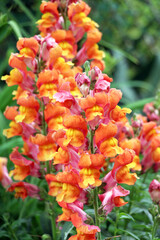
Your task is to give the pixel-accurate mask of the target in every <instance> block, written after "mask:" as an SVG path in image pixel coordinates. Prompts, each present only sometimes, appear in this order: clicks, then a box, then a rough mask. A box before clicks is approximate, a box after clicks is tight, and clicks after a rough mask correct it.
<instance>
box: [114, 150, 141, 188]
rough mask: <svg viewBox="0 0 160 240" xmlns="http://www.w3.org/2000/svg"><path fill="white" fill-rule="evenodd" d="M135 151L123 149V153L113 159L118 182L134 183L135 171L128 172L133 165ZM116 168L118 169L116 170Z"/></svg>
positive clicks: (135, 178)
mask: <svg viewBox="0 0 160 240" xmlns="http://www.w3.org/2000/svg"><path fill="white" fill-rule="evenodd" d="M134 156H135V153H134V151H133V150H129V149H125V150H124V153H122V154H120V155H118V156H117V157H116V158H115V159H114V161H115V164H114V167H113V170H112V171H113V172H114V170H115V171H116V180H117V182H118V183H126V184H128V185H134V183H135V182H136V180H137V174H136V173H130V172H129V171H130V169H131V168H133V167H134V166H135V163H134V162H133V158H134ZM117 169H118V170H117Z"/></svg>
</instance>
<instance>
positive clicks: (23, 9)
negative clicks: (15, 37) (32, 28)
mask: <svg viewBox="0 0 160 240" xmlns="http://www.w3.org/2000/svg"><path fill="white" fill-rule="evenodd" d="M14 2H15V3H16V4H17V5H18V6H19V7H20V8H21V10H22V11H23V12H24V13H25V14H26V15H27V17H28V18H29V19H30V20H31V21H32V22H33V24H35V22H36V20H37V19H35V17H34V16H33V14H32V12H31V11H30V10H29V8H27V7H26V6H25V4H24V3H23V2H22V1H21V0H14Z"/></svg>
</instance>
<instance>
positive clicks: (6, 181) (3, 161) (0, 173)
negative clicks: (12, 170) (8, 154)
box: [0, 157, 12, 188]
mask: <svg viewBox="0 0 160 240" xmlns="http://www.w3.org/2000/svg"><path fill="white" fill-rule="evenodd" d="M6 165H7V158H4V157H0V182H1V184H2V186H3V187H4V188H7V187H8V186H9V185H10V184H11V183H12V179H11V178H10V177H9V175H8V170H7V167H6Z"/></svg>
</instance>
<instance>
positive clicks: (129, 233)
mask: <svg viewBox="0 0 160 240" xmlns="http://www.w3.org/2000/svg"><path fill="white" fill-rule="evenodd" d="M118 231H121V232H124V233H127V234H128V235H130V236H132V237H133V238H135V239H137V240H140V238H139V237H137V236H136V235H135V234H133V233H131V232H129V231H127V230H123V229H118Z"/></svg>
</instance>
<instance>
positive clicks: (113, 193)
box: [99, 185, 130, 215]
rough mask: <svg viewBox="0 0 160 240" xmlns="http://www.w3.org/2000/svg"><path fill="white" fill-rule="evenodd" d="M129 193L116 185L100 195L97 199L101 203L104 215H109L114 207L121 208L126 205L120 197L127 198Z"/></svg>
mask: <svg viewBox="0 0 160 240" xmlns="http://www.w3.org/2000/svg"><path fill="white" fill-rule="evenodd" d="M129 193H130V192H129V191H128V190H125V189H124V188H122V187H121V186H120V185H119V186H117V185H116V186H115V187H113V188H112V189H110V190H108V191H107V192H105V193H104V194H100V195H99V199H100V201H101V202H102V206H103V209H104V210H105V212H106V215H107V214H108V213H110V212H111V211H112V209H113V208H114V207H121V206H123V205H125V204H127V203H128V202H125V201H124V200H123V199H122V198H120V197H124V196H127V195H128V194H129Z"/></svg>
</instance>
